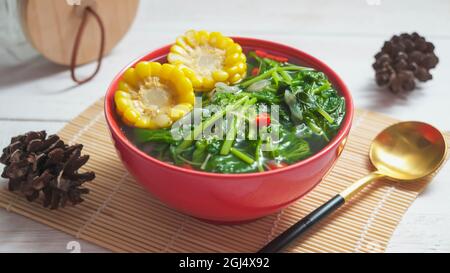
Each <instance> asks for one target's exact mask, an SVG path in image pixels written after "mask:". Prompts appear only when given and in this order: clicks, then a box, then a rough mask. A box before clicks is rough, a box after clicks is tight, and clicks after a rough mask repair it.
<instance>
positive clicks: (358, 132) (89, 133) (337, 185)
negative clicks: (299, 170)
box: [0, 101, 450, 252]
mask: <svg viewBox="0 0 450 273" xmlns="http://www.w3.org/2000/svg"><path fill="white" fill-rule="evenodd" d="M396 121H397V120H395V119H392V118H389V117H386V116H384V115H380V114H376V113H373V112H368V111H358V112H357V114H356V116H355V119H354V125H353V129H352V131H351V134H350V136H349V139H348V143H347V145H346V148H345V150H344V152H343V154H342V156H341V157H340V159H339V160H338V162H337V163H336V165H335V166H334V168H333V169H332V171H331V172H330V173H329V174H328V175H327V176H326V178H325V179H324V181H323V182H322V183H320V185H319V186H317V187H316V188H315V189H314V190H313V191H312V192H310V193H309V194H308V195H307V196H306V197H304V198H303V199H301V200H300V201H297V202H296V203H295V204H293V205H291V206H290V207H288V208H286V209H284V210H282V211H280V212H279V213H277V214H274V215H271V216H267V217H264V218H262V219H259V220H257V221H254V222H251V223H247V224H242V225H235V226H217V225H212V224H207V223H204V222H201V221H199V220H196V219H194V218H191V217H189V216H185V215H183V214H181V213H178V212H176V211H173V210H171V209H170V208H168V207H167V206H165V205H164V204H162V203H160V202H159V201H158V200H156V199H155V198H154V197H152V196H151V195H150V194H149V193H147V192H146V191H145V190H144V189H143V188H142V187H141V186H140V185H139V184H137V183H136V182H135V181H134V179H133V178H132V177H131V176H130V175H129V174H128V173H127V172H126V170H125V169H124V167H123V166H122V164H121V162H120V161H119V159H118V157H117V155H116V153H115V150H114V148H113V145H112V143H111V141H110V137H109V132H108V129H107V128H106V124H105V120H104V117H103V102H102V101H99V102H97V103H95V104H94V105H92V106H91V107H90V108H88V109H87V110H86V111H84V112H83V113H82V114H81V115H80V116H78V117H77V118H75V119H74V120H73V121H71V122H70V123H69V124H68V125H67V126H66V127H65V128H64V129H63V130H62V131H61V132H60V135H61V136H62V138H63V139H64V140H65V141H68V142H69V143H70V142H71V143H83V144H84V145H85V148H84V150H83V152H84V153H86V154H90V155H91V159H90V160H89V162H88V164H87V165H86V166H85V168H86V169H89V170H93V171H95V172H96V174H97V178H96V180H94V181H93V182H90V183H87V184H88V188H90V189H91V193H90V194H89V195H88V196H87V197H86V201H85V202H84V203H82V204H80V205H78V206H76V207H70V206H69V207H66V208H65V209H61V210H58V211H50V210H47V209H44V208H42V207H41V205H40V204H39V203H28V202H27V201H24V199H23V198H21V197H19V196H18V195H16V194H15V193H10V192H9V191H7V190H6V188H5V187H3V188H2V189H0V207H4V208H5V209H7V210H9V211H11V212H15V213H18V214H21V215H24V216H26V217H29V218H31V219H34V220H36V221H38V222H41V223H44V224H47V225H49V226H51V227H53V228H56V229H59V230H61V231H64V232H66V233H69V234H71V235H73V236H74V237H76V238H79V239H84V240H87V241H90V242H92V243H95V244H98V245H99V246H102V247H104V248H106V249H109V250H111V251H115V252H254V251H256V250H258V249H259V248H260V247H262V246H263V245H264V244H265V243H267V242H268V241H269V240H270V239H272V238H273V237H274V236H276V235H277V234H279V233H280V232H282V231H283V230H285V229H286V228H287V227H289V226H290V225H292V224H293V223H294V222H296V221H297V220H299V219H300V218H302V217H303V216H305V215H306V214H308V213H309V212H310V211H311V210H313V209H314V208H316V207H318V206H319V205H321V204H322V203H323V202H325V201H326V200H328V199H329V198H330V197H332V196H334V195H335V194H336V193H338V192H340V191H341V190H343V189H344V188H345V187H347V186H348V185H350V184H351V183H352V182H353V181H355V180H356V179H358V178H360V177H362V176H364V175H366V174H367V173H369V171H370V163H369V160H368V156H367V153H368V149H369V145H370V142H371V140H372V138H373V137H374V136H375V135H376V134H377V133H378V132H379V131H380V130H382V129H383V128H385V127H386V126H388V125H390V124H392V123H395V122H396ZM446 137H447V139H450V136H449V135H447V136H446ZM427 182H428V180H426V179H425V180H423V181H418V182H416V183H404V184H399V183H391V182H387V181H378V182H377V183H373V184H371V185H370V186H368V187H367V188H366V189H365V190H363V191H362V192H361V193H360V194H358V195H357V196H356V197H355V198H353V199H352V200H351V202H350V203H348V204H346V205H345V206H343V207H341V208H340V209H339V210H338V211H337V212H336V213H334V214H333V215H332V216H331V217H328V218H327V219H326V220H324V221H323V222H321V223H320V224H319V225H316V226H315V227H314V228H313V229H311V230H310V231H309V232H308V234H306V235H305V236H303V237H302V238H301V239H300V240H299V241H298V242H297V243H295V244H294V245H293V246H292V247H290V248H289V249H288V250H287V251H289V252H383V251H384V250H385V248H386V246H387V243H388V241H389V239H390V237H391V235H392V233H393V231H394V229H395V228H396V226H397V224H398V223H399V221H400V219H401V218H402V216H403V214H404V213H405V211H406V210H407V208H408V207H409V206H410V205H411V203H412V202H413V201H414V199H415V198H416V197H417V195H418V194H419V193H420V191H421V190H422V189H423V188H424V186H425V185H426V184H427Z"/></svg>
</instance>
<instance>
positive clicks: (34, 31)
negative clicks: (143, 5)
mask: <svg viewBox="0 0 450 273" xmlns="http://www.w3.org/2000/svg"><path fill="white" fill-rule="evenodd" d="M79 2H80V6H77V5H70V3H77V1H75V0H74V1H72V0H70V1H65V0H23V1H22V2H21V17H22V18H21V19H22V27H23V29H24V32H25V34H26V36H27V38H28V40H29V42H30V43H31V44H32V45H33V47H34V48H35V49H36V50H37V51H39V52H40V53H41V54H42V55H43V56H45V57H46V58H47V59H49V60H51V61H53V62H55V63H58V64H63V65H69V64H70V58H71V54H72V50H73V45H74V41H75V36H76V34H77V32H78V28H79V25H80V22H81V18H82V11H81V10H82V9H83V6H84V5H85V4H89V6H91V7H92V8H93V9H94V10H95V11H96V12H97V13H98V14H99V16H100V18H101V19H102V21H103V24H104V26H105V32H106V34H105V39H106V40H105V54H107V53H109V52H110V51H111V49H112V48H113V47H114V46H115V45H116V44H117V43H118V42H119V41H120V39H122V37H123V36H124V35H125V33H126V32H127V31H128V29H129V28H130V26H131V24H132V22H133V20H134V18H135V16H136V11H137V8H138V4H139V0H126V1H124V0H90V1H87V0H79ZM99 47H100V28H99V26H98V25H97V22H96V21H95V20H94V18H92V17H90V18H89V19H88V21H87V24H86V28H85V30H84V36H83V37H82V41H81V44H80V48H79V53H78V59H77V63H78V64H85V63H88V62H91V61H93V60H96V59H97V57H98V52H99Z"/></svg>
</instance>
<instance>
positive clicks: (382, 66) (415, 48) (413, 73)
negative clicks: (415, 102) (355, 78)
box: [372, 32, 439, 93]
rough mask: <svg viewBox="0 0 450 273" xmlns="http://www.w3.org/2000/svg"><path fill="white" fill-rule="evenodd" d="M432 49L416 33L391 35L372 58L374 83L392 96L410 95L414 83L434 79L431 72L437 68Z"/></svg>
mask: <svg viewBox="0 0 450 273" xmlns="http://www.w3.org/2000/svg"><path fill="white" fill-rule="evenodd" d="M438 62H439V59H438V57H437V56H436V55H435V54H434V45H433V44H432V43H430V42H427V41H426V40H425V38H424V37H422V36H420V35H419V34H417V33H416V32H414V33H412V34H408V33H403V34H400V35H394V36H393V37H392V38H391V40H390V41H386V42H385V43H384V45H383V47H382V48H381V51H380V52H378V53H377V54H376V55H375V63H374V64H373V65H372V66H373V68H374V69H375V79H376V82H377V84H378V85H379V86H387V87H389V89H390V90H391V91H392V92H394V93H399V92H403V91H411V90H413V89H414V88H415V87H416V82H415V79H417V80H419V81H421V82H426V81H428V80H431V79H432V78H433V76H432V75H431V74H430V70H431V69H432V68H434V67H436V65H437V64H438Z"/></svg>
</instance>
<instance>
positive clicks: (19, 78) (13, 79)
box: [0, 56, 69, 88]
mask: <svg viewBox="0 0 450 273" xmlns="http://www.w3.org/2000/svg"><path fill="white" fill-rule="evenodd" d="M68 69H69V68H68V67H66V66H63V65H58V64H55V63H52V62H50V61H48V60H46V59H45V58H44V57H42V56H37V57H35V58H33V59H32V60H29V61H27V62H24V63H20V64H15V65H11V66H0V88H5V87H8V86H13V85H16V84H20V83H24V82H30V81H34V80H38V79H40V78H44V77H48V76H51V75H54V74H58V73H60V72H63V71H68Z"/></svg>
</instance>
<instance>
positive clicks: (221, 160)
mask: <svg viewBox="0 0 450 273" xmlns="http://www.w3.org/2000/svg"><path fill="white" fill-rule="evenodd" d="M205 170H206V171H209V172H215V173H249V172H255V171H258V167H257V164H256V163H255V164H251V165H250V164H247V163H246V162H244V161H242V160H241V159H239V158H237V157H236V156H234V155H233V154H231V153H230V154H228V155H225V156H223V155H213V156H212V157H211V158H210V159H209V161H208V163H207V164H206V167H205Z"/></svg>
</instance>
